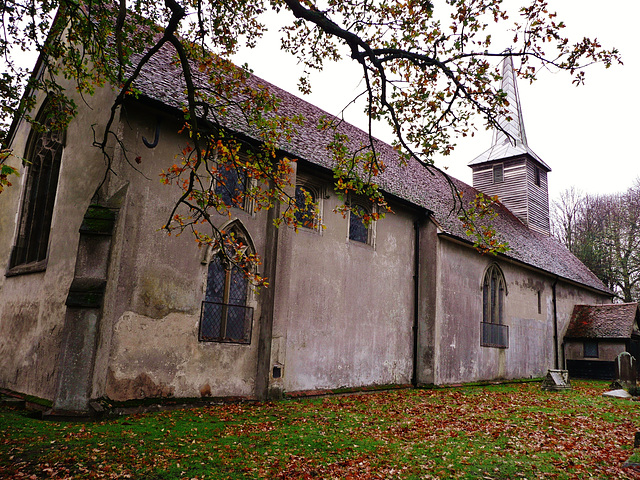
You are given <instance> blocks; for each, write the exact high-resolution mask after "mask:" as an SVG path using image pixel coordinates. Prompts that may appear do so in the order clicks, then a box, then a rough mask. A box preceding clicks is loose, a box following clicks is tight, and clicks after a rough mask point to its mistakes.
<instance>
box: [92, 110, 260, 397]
mask: <svg viewBox="0 0 640 480" xmlns="http://www.w3.org/2000/svg"><path fill="white" fill-rule="evenodd" d="M156 118H160V119H161V120H162V122H161V126H160V129H161V130H160V137H159V143H158V145H157V147H155V148H153V149H148V148H146V147H145V146H144V145H143V143H142V137H143V136H145V137H146V138H148V139H152V138H153V137H154V131H153V129H154V128H155V124H156ZM179 128H180V127H179V125H178V124H177V123H175V122H172V121H171V119H170V118H168V117H165V118H163V115H162V114H161V113H159V112H153V111H150V110H147V109H140V108H129V109H127V111H126V114H125V115H123V121H122V135H123V138H124V141H125V145H126V146H127V148H128V150H129V151H128V155H129V158H136V157H140V163H139V164H138V165H136V167H137V168H138V169H139V170H140V172H141V173H136V172H135V171H133V170H132V169H131V168H126V167H125V166H124V165H120V168H119V170H118V171H120V172H125V173H124V175H123V174H120V175H119V177H118V178H113V177H112V178H111V180H110V182H111V183H110V185H109V186H108V190H109V195H113V194H115V193H116V192H124V193H123V200H122V201H121V204H122V206H121V208H120V216H119V221H118V225H117V227H116V234H115V236H114V237H115V240H114V244H115V246H114V249H113V252H112V256H113V258H114V259H113V261H112V262H111V268H110V272H109V281H110V285H111V289H109V290H108V291H107V296H106V297H107V298H106V299H105V307H104V316H103V319H102V330H101V337H100V342H99V352H98V355H97V360H96V373H95V380H94V391H93V396H101V395H104V394H106V395H107V396H109V397H110V398H112V399H114V400H126V399H132V398H143V397H156V396H176V397H198V396H201V395H203V396H250V395H253V393H254V381H255V374H256V358H257V357H256V350H257V339H258V335H259V319H260V314H261V312H260V308H259V307H260V305H259V301H258V297H257V296H256V295H255V294H252V295H251V296H250V300H249V305H250V306H253V307H254V308H255V311H254V317H253V332H252V342H251V345H240V344H221V343H212V342H199V340H198V325H199V318H200V308H201V302H202V300H204V293H205V287H206V276H207V265H206V264H205V263H203V259H204V258H205V255H206V252H205V250H206V249H204V248H198V246H197V244H196V242H195V240H194V238H193V236H192V235H191V233H190V232H185V233H184V234H183V235H181V236H179V237H176V236H175V235H173V236H168V235H167V234H166V233H164V232H161V231H158V229H159V228H160V227H162V225H164V224H165V223H166V222H167V221H168V216H169V213H170V211H171V207H172V201H173V200H174V199H175V198H177V197H178V194H179V191H178V189H177V188H176V187H175V186H166V185H163V184H161V182H160V177H159V174H160V172H161V171H162V169H165V170H166V169H167V167H169V166H171V165H172V164H173V163H176V162H179V160H177V159H176V158H175V157H176V155H177V154H178V153H179V152H180V151H181V150H182V148H184V146H185V145H186V143H185V142H186V138H185V137H181V136H179V135H178V134H177V131H178V130H179ZM120 162H121V164H122V163H123V159H122V157H120ZM235 218H237V219H239V220H240V221H242V223H243V225H244V226H245V228H246V229H247V230H248V231H249V234H250V235H251V237H252V240H253V242H254V244H255V248H256V251H257V252H258V253H259V254H261V253H262V252H263V251H264V230H265V228H266V225H265V216H264V215H263V214H258V215H254V214H251V213H248V212H244V211H242V210H239V209H232V211H231V217H229V216H226V215H225V216H223V215H221V216H220V218H219V219H217V223H218V224H219V225H222V224H223V223H226V222H228V221H230V220H231V219H235Z"/></svg>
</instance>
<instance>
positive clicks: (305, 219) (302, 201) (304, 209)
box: [295, 185, 318, 228]
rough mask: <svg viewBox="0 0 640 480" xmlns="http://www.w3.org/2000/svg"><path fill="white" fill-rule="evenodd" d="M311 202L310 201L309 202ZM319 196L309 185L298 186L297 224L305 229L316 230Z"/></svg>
mask: <svg viewBox="0 0 640 480" xmlns="http://www.w3.org/2000/svg"><path fill="white" fill-rule="evenodd" d="M309 200H310V201H309ZM317 202H318V195H317V194H316V192H315V190H314V189H313V188H311V187H309V186H307V185H296V213H295V218H296V223H297V224H298V226H300V227H304V228H316V227H317V225H318V218H317V217H318V215H317V211H316V208H317Z"/></svg>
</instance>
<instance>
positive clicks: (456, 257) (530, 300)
mask: <svg viewBox="0 0 640 480" xmlns="http://www.w3.org/2000/svg"><path fill="white" fill-rule="evenodd" d="M438 249H439V257H438V278H439V282H438V303H437V305H438V314H437V317H438V338H437V341H436V345H437V348H436V352H437V353H436V362H435V363H436V376H435V378H436V379H435V381H436V383H439V384H446V383H458V382H469V381H480V380H493V379H514V378H528V377H537V376H541V375H543V374H544V373H545V372H546V370H547V369H548V368H554V356H555V352H554V347H553V342H554V327H553V295H552V285H553V282H554V277H550V276H546V275H544V274H541V273H537V272H534V271H532V270H529V269H525V268H523V267H521V266H519V265H518V264H515V263H511V262H507V261H505V260H503V259H501V258H499V257H492V256H487V255H485V256H482V255H479V254H478V253H477V252H476V251H475V250H474V249H472V248H470V247H468V246H466V245H461V244H459V243H457V242H454V241H451V240H449V239H445V238H442V237H441V241H440V242H439V246H438ZM493 262H496V263H497V264H498V265H499V266H500V267H501V269H502V271H503V273H504V277H505V281H506V286H507V295H506V297H505V316H504V318H505V323H506V324H507V325H508V326H509V348H506V349H504V348H492V347H483V346H481V345H480V336H481V322H482V281H483V278H484V273H485V270H486V268H487V267H488V266H489V265H490V264H491V263H493ZM538 291H540V292H541V300H542V302H541V307H542V308H541V313H538ZM556 291H557V307H556V308H557V316H558V338H559V352H561V348H560V343H561V342H562V338H563V334H564V331H565V330H566V328H567V326H568V322H569V317H570V315H571V311H572V310H573V306H574V305H575V304H576V303H596V302H598V301H599V302H602V301H603V300H604V299H605V298H606V297H603V296H600V295H597V294H595V293H592V292H591V291H588V290H586V289H581V288H577V287H574V286H572V285H569V284H567V283H564V282H562V281H561V280H560V281H559V282H558V285H557V288H556ZM560 364H562V359H560Z"/></svg>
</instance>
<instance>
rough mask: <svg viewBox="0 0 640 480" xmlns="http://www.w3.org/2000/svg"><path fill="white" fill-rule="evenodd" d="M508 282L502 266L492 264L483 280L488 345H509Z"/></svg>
mask: <svg viewBox="0 0 640 480" xmlns="http://www.w3.org/2000/svg"><path fill="white" fill-rule="evenodd" d="M505 295H506V284H505V281H504V276H503V274H502V271H501V270H500V267H498V266H497V265H491V266H490V267H489V268H488V269H487V271H486V273H485V276H484V280H483V282H482V339H481V344H482V345H483V346H487V347H502V348H506V347H508V346H509V330H508V326H507V325H505V324H504V323H505V322H504V308H505V307H504V299H505Z"/></svg>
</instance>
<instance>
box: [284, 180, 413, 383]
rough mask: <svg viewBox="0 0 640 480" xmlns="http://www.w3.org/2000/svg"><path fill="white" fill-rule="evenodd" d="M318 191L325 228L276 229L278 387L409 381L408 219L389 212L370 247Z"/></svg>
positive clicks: (328, 193) (329, 194) (410, 244)
mask: <svg viewBox="0 0 640 480" xmlns="http://www.w3.org/2000/svg"><path fill="white" fill-rule="evenodd" d="M325 194H326V195H325V197H324V199H323V211H324V216H323V222H324V224H325V225H326V229H324V230H322V231H310V230H303V229H300V231H299V232H298V233H297V234H296V233H295V232H294V231H293V230H292V229H288V230H287V231H286V232H284V233H283V237H286V238H284V239H283V243H282V246H281V253H280V257H279V259H280V260H279V271H278V277H279V279H280V283H279V285H281V287H282V291H283V293H286V296H284V295H283V296H282V297H280V290H278V291H277V293H278V299H277V301H276V311H275V320H274V337H275V338H274V351H273V355H272V358H273V360H274V363H278V364H280V365H281V366H282V375H283V376H282V383H283V386H284V390H285V391H299V390H310V389H327V388H339V387H355V386H363V385H376V384H406V383H409V382H410V381H411V372H412V349H413V344H412V338H413V337H412V326H413V237H414V233H413V220H414V217H413V216H412V215H411V214H408V213H406V210H403V209H402V208H398V209H395V211H396V214H388V215H387V216H386V217H385V218H384V219H382V220H379V221H378V222H377V224H376V226H375V230H376V238H375V246H370V245H365V244H361V243H357V242H353V241H349V240H348V222H347V220H346V219H344V218H342V216H341V215H339V214H335V213H333V212H332V210H333V208H334V207H336V206H337V205H338V202H339V200H338V198H337V196H336V195H335V194H334V193H333V191H332V190H331V189H330V188H328V189H326V190H325Z"/></svg>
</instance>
